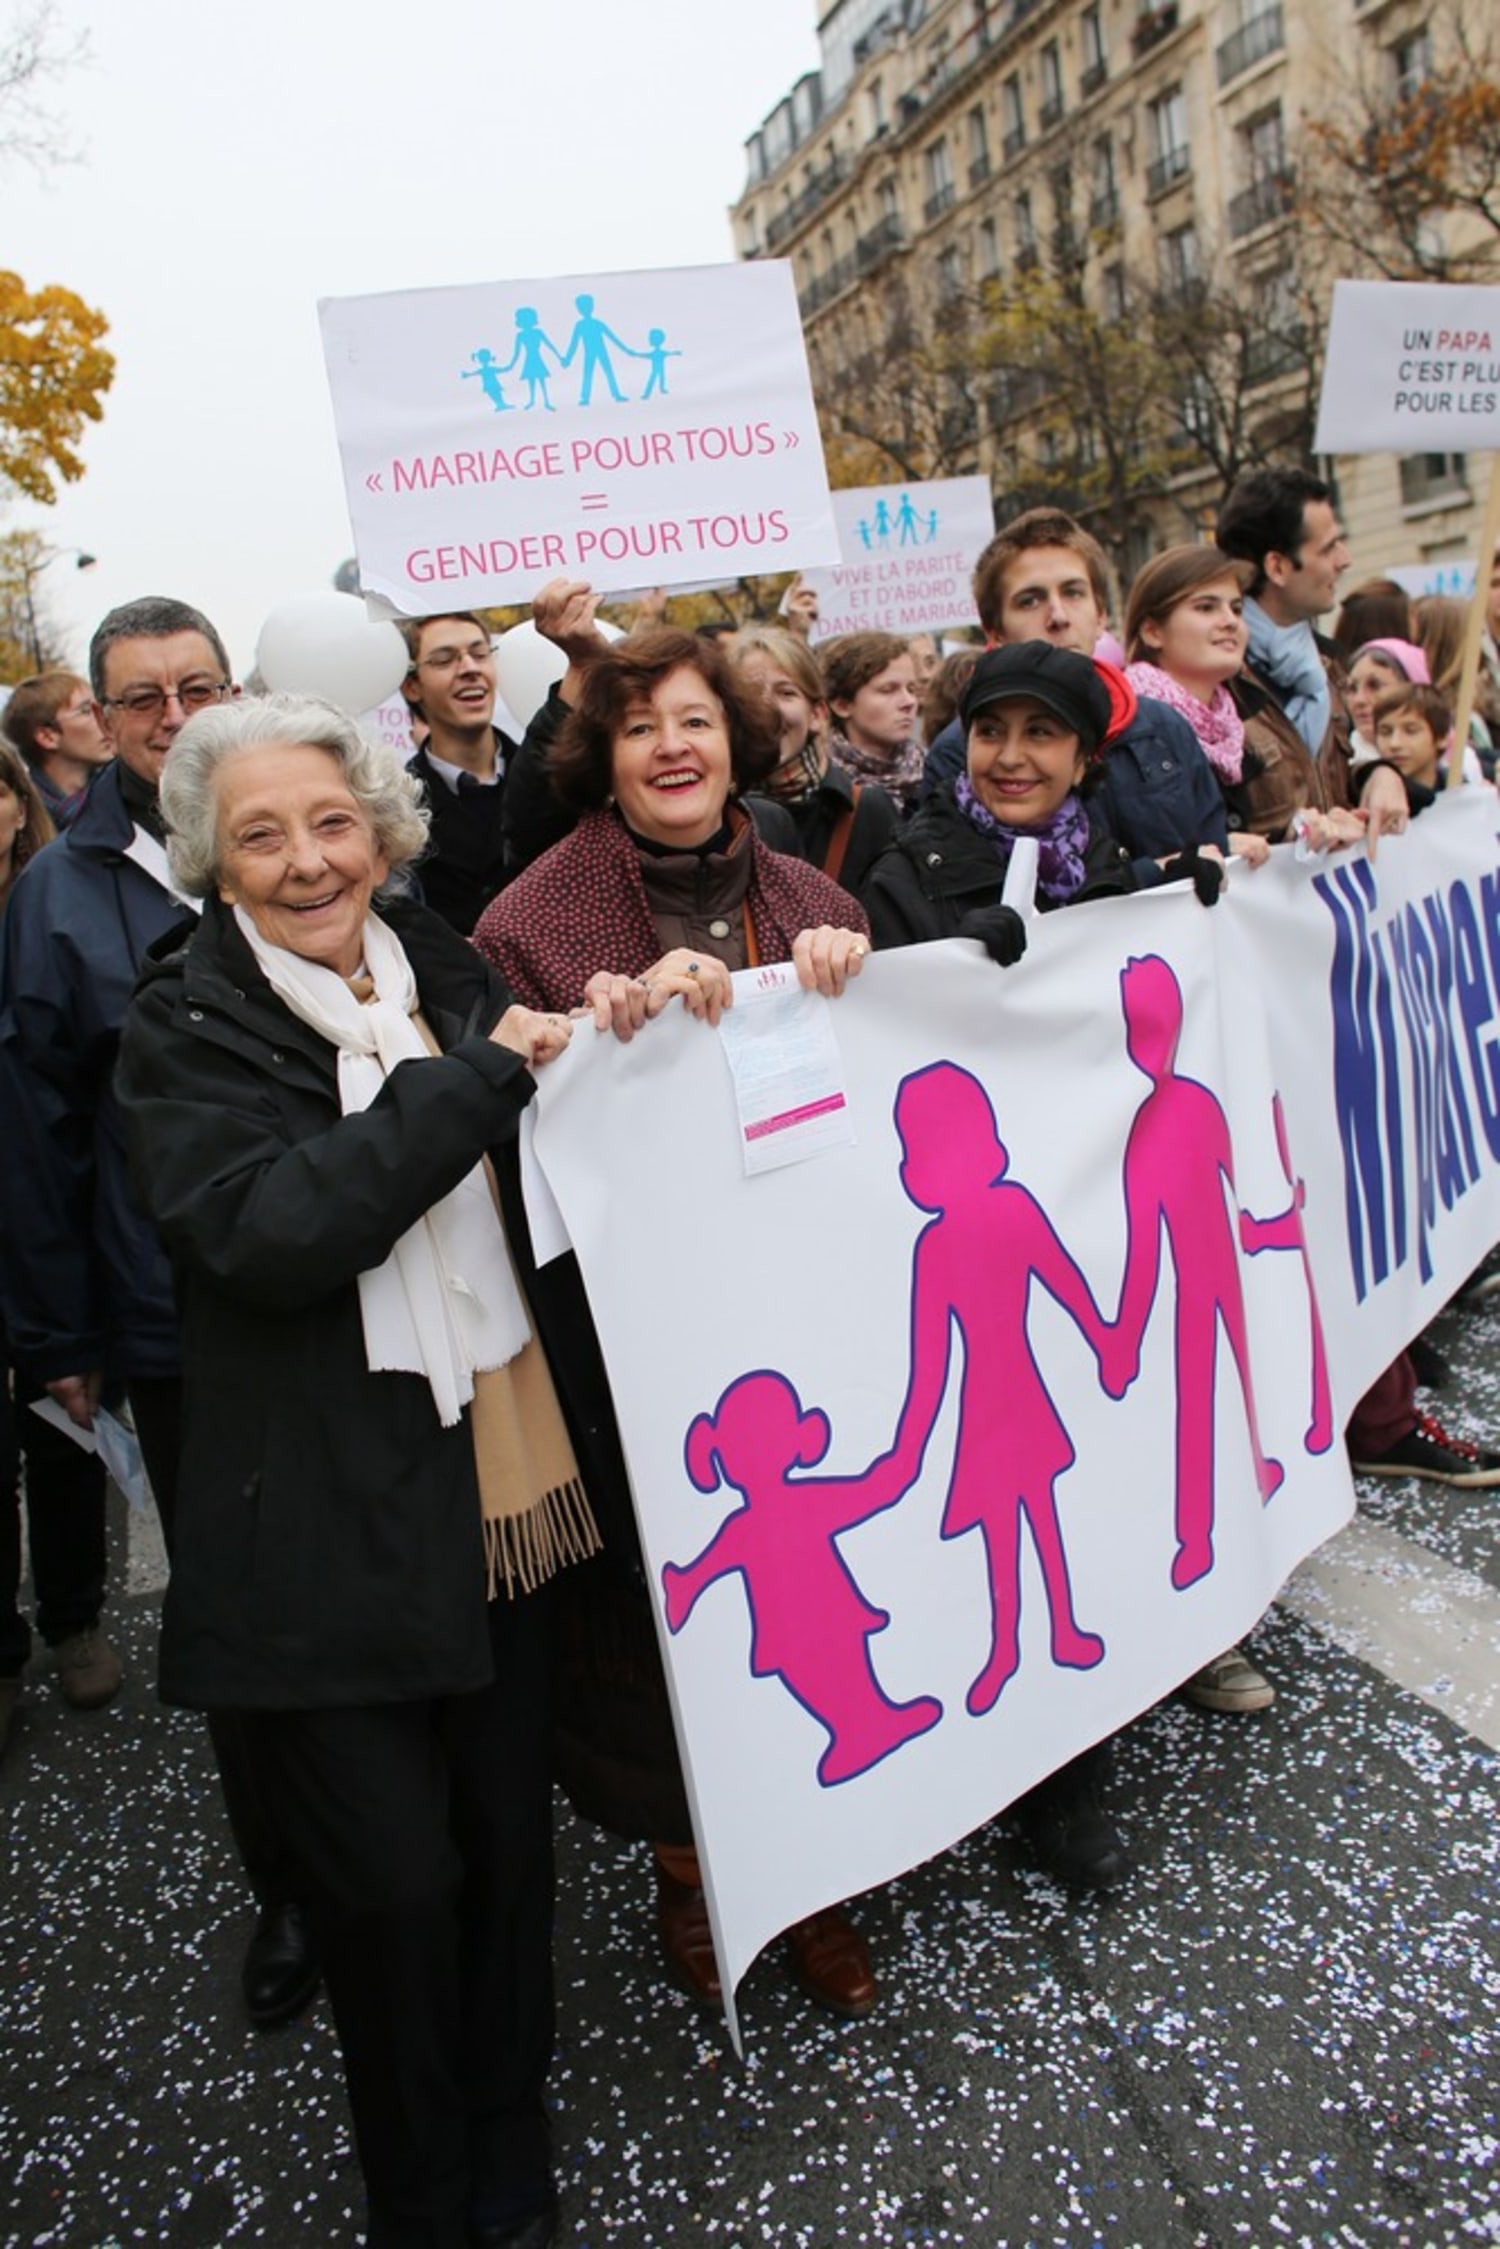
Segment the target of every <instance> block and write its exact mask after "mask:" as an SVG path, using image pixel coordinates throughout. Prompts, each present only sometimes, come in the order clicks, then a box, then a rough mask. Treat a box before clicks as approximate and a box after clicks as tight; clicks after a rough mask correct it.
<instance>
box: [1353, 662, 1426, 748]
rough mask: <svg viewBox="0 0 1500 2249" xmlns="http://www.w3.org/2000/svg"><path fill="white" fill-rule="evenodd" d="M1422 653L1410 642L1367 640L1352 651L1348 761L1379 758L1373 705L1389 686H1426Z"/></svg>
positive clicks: (1385, 692)
mask: <svg viewBox="0 0 1500 2249" xmlns="http://www.w3.org/2000/svg"><path fill="white" fill-rule="evenodd" d="M1431 678H1432V674H1431V673H1430V671H1429V670H1428V668H1427V657H1426V654H1425V653H1424V651H1423V650H1422V649H1421V648H1419V647H1418V646H1417V643H1416V642H1415V641H1413V640H1397V639H1394V638H1390V637H1388V638H1386V639H1384V640H1367V641H1365V642H1364V643H1363V644H1362V645H1361V646H1360V647H1359V648H1357V649H1356V650H1355V652H1354V658H1353V661H1352V662H1351V664H1350V666H1349V689H1348V697H1347V700H1348V704H1349V716H1350V718H1351V720H1352V721H1353V724H1354V733H1353V737H1352V741H1351V746H1350V748H1351V756H1350V762H1351V763H1352V764H1354V765H1369V764H1371V763H1372V762H1373V760H1374V759H1375V758H1376V757H1377V756H1378V755H1379V752H1378V751H1377V750H1376V747H1375V706H1376V704H1377V703H1378V702H1379V700H1380V698H1381V696H1382V695H1385V694H1387V693H1389V691H1390V690H1391V688H1393V687H1407V686H1410V685H1411V684H1412V683H1413V682H1415V683H1416V684H1418V685H1420V686H1423V687H1425V686H1427V685H1429V684H1430V682H1431Z"/></svg>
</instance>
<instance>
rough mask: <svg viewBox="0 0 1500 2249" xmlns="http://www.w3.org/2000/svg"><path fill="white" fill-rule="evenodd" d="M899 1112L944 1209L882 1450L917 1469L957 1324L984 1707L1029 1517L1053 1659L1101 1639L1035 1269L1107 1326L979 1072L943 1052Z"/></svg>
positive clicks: (1012, 1608)
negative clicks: (986, 1631) (1001, 1127)
mask: <svg viewBox="0 0 1500 2249" xmlns="http://www.w3.org/2000/svg"><path fill="white" fill-rule="evenodd" d="M895 1116H896V1130H897V1131H898V1133H899V1134H900V1136H901V1145H902V1148H903V1150H904V1151H905V1155H904V1161H903V1163H902V1166H901V1184H902V1186H903V1187H904V1188H905V1190H906V1192H907V1194H908V1196H909V1197H910V1198H911V1200H912V1201H913V1202H914V1203H915V1204H916V1206H917V1208H918V1209H919V1210H927V1211H932V1212H933V1213H935V1215H934V1217H933V1218H932V1220H931V1221H930V1223H929V1224H928V1225H926V1226H924V1228H923V1229H922V1232H921V1233H920V1234H919V1235H918V1236H917V1243H916V1248H915V1251H914V1252H913V1258H912V1308H911V1373H910V1377H909V1380H908V1385H907V1392H906V1400H905V1403H904V1404H903V1406H902V1408H901V1418H900V1422H899V1425H898V1427H897V1431H896V1436H895V1440H894V1443H893V1445H892V1448H891V1452H890V1455H889V1456H888V1457H889V1459H890V1460H891V1461H892V1462H893V1463H894V1464H895V1466H896V1469H897V1473H898V1474H899V1476H900V1478H901V1483H902V1488H903V1489H905V1488H906V1487H907V1486H909V1485H911V1484H914V1483H915V1482H916V1480H917V1477H918V1476H919V1475H920V1473H921V1467H922V1457H923V1455H924V1453H925V1452H926V1450H927V1445H928V1442H929V1440H930V1439H931V1436H932V1431H933V1427H934V1425H935V1423H936V1421H937V1417H938V1411H939V1408H940V1407H941V1405H942V1402H943V1398H944V1395H945V1393H946V1391H947V1387H948V1376H949V1368H950V1363H951V1358H952V1350H953V1331H954V1329H955V1328H956V1329H957V1330H958V1333H959V1335H960V1337H961V1338H962V1341H963V1359H964V1365H963V1378H962V1387H961V1389H960V1393H959V1420H958V1436H957V1442H956V1444H955V1448H954V1458H953V1469H952V1474H951V1476H950V1479H949V1484H948V1495H947V1502H946V1505H945V1507H944V1510H943V1522H942V1535H943V1537H944V1538H960V1537H962V1536H963V1535H964V1533H965V1532H967V1531H972V1530H977V1531H978V1532H979V1534H980V1538H981V1541H982V1543H983V1547H984V1555H985V1564H986V1568H987V1570H988V1573H989V1589H990V1612H991V1630H990V1650H989V1655H988V1657H987V1659H986V1661H985V1664H984V1667H983V1669H982V1670H981V1671H980V1673H979V1675H978V1676H977V1678H976V1679H975V1680H974V1682H973V1684H972V1686H971V1687H970V1688H969V1691H968V1695H967V1697H966V1700H967V1704H968V1708H969V1710H970V1712H971V1713H972V1714H973V1715H974V1716H975V1717H978V1716H980V1715H982V1713H983V1712H985V1711H986V1710H990V1709H992V1708H993V1707H994V1704H995V1702H996V1701H997V1700H998V1698H999V1695H1000V1691H1001V1689H1002V1688H1003V1687H1004V1685H1005V1683H1006V1681H1007V1679H1009V1678H1010V1677H1011V1675H1012V1674H1013V1672H1014V1671H1015V1669H1016V1667H1017V1665H1018V1664H1019V1662H1020V1660H1021V1657H1020V1626H1021V1523H1022V1519H1023V1518H1024V1519H1025V1521H1026V1523H1027V1524H1028V1526H1029V1527H1030V1531H1031V1536H1032V1542H1033V1544H1034V1545H1035V1548H1036V1552H1037V1558H1038V1560H1039V1561H1040V1563H1041V1568H1042V1581H1043V1583H1044V1585H1045V1586H1046V1589H1047V1602H1048V1609H1049V1614H1050V1620H1051V1628H1052V1659H1053V1661H1054V1663H1059V1664H1066V1665H1068V1666H1069V1667H1071V1668H1073V1669H1076V1670H1088V1669H1090V1668H1091V1667H1092V1666H1093V1665H1094V1664H1096V1663H1098V1662H1099V1660H1100V1658H1101V1657H1102V1656H1103V1654H1104V1642H1103V1641H1102V1640H1101V1639H1100V1638H1099V1636H1098V1635H1097V1633H1093V1632H1084V1631H1082V1630H1081V1629H1080V1627H1079V1625H1078V1623H1077V1620H1076V1619H1075V1617H1074V1614H1073V1593H1072V1587H1071V1584H1070V1582H1069V1577H1068V1562H1067V1556H1066V1554H1065V1552H1064V1550H1063V1540H1062V1528H1061V1525H1060V1524H1059V1522H1058V1515H1057V1499H1056V1492H1055V1486H1056V1483H1057V1479H1058V1477H1059V1476H1061V1475H1062V1473H1063V1471H1064V1469H1067V1468H1071V1467H1072V1465H1073V1461H1074V1458H1075V1454H1074V1451H1073V1445H1072V1440H1071V1439H1070V1438H1069V1436H1068V1433H1067V1431H1066V1429H1065V1428H1064V1427H1063V1425H1062V1422H1061V1421H1060V1420H1059V1418H1058V1414H1057V1409H1056V1407H1055V1406H1054V1405H1053V1402H1052V1399H1051V1396H1050V1394H1049V1392H1048V1389H1047V1385H1046V1383H1045V1382H1044V1381H1043V1379H1042V1375H1041V1371H1040V1369H1039V1368H1038V1366H1037V1363H1036V1360H1035V1358H1034V1357H1033V1355H1032V1350H1031V1343H1030V1339H1029V1337H1028V1335H1027V1332H1026V1315H1027V1304H1028V1300H1029V1297H1030V1292H1031V1284H1032V1282H1033V1281H1034V1280H1036V1281H1040V1282H1041V1284H1042V1286H1043V1287H1044V1288H1045V1289H1047V1290H1048V1291H1049V1292H1050V1294H1051V1295H1052V1296H1054V1297H1055V1298H1056V1299H1057V1302H1058V1303H1059V1304H1060V1305H1061V1306H1062V1307H1063V1309H1064V1311H1066V1312H1068V1313H1069V1314H1070V1315H1071V1316H1072V1318H1073V1319H1074V1320H1075V1321H1076V1323H1077V1325H1078V1327H1079V1328H1080V1329H1081V1330H1082V1332H1083V1334H1084V1336H1085V1338H1086V1339H1087V1341H1088V1342H1089V1343H1090V1344H1091V1345H1092V1346H1093V1349H1094V1352H1095V1354H1096V1356H1097V1355H1098V1354H1099V1353H1100V1352H1101V1351H1102V1349H1103V1348H1104V1345H1105V1341H1106V1339H1107V1336H1108V1330H1107V1328H1106V1326H1105V1323H1104V1320H1103V1317H1102V1315H1101V1314H1100V1312H1099V1310H1098V1307H1097V1306H1096V1305H1095V1303H1094V1299H1093V1297H1092V1295H1091V1294H1090V1292H1089V1286H1088V1283H1087V1282H1086V1281H1085V1279H1084V1277H1083V1275H1082V1274H1081V1273H1080V1272H1079V1270H1078V1267H1077V1266H1076V1265H1075V1264H1074V1263H1073V1260H1072V1258H1071V1257H1069V1255H1068V1253H1067V1251H1066V1250H1065V1249H1064V1248H1063V1246H1062V1244H1061V1242H1060V1241H1059V1240H1058V1238H1057V1236H1056V1234H1055V1233H1054V1232H1053V1230H1052V1226H1051V1224H1050V1222H1049V1220H1048V1219H1047V1217H1046V1215H1045V1213H1044V1212H1043V1210H1042V1208H1041V1206H1040V1204H1039V1203H1038V1202H1037V1201H1036V1199H1035V1198H1034V1197H1033V1196H1032V1195H1030V1194H1029V1193H1028V1192H1027V1190H1026V1189H1025V1188H1024V1187H1021V1186H1018V1185H1017V1184H1016V1182H1015V1181H1014V1180H1010V1179H1007V1177H1006V1172H1007V1170H1008V1167H1009V1163H1010V1158H1009V1156H1008V1154H1007V1152H1006V1150H1005V1148H1004V1146H1003V1144H1002V1142H1001V1140H1000V1136H999V1133H998V1131H997V1129H996V1125H995V1112H994V1110H993V1109H992V1108H991V1106H990V1099H989V1095H988V1094H987V1093H986V1092H985V1090H984V1087H983V1086H982V1085H981V1084H980V1083H979V1081H978V1079H977V1078H974V1077H971V1076H970V1074H969V1072H968V1071H967V1070H961V1069H959V1068H958V1066H957V1064H956V1063H952V1062H934V1063H933V1064H931V1066H930V1067H929V1068H927V1069H925V1070H919V1071H917V1072H916V1073H915V1074H914V1075H913V1076H912V1077H909V1078H906V1079H904V1080H903V1082H902V1084H901V1087H900V1089H899V1091H898V1092H897V1095H896V1106H895ZM875 1466H876V1469H879V1468H880V1466H881V1463H880V1462H877V1463H876V1464H875Z"/></svg>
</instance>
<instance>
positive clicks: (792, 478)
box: [319, 261, 838, 616]
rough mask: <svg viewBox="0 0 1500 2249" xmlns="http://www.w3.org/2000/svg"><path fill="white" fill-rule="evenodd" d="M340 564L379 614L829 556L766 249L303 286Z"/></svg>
mask: <svg viewBox="0 0 1500 2249" xmlns="http://www.w3.org/2000/svg"><path fill="white" fill-rule="evenodd" d="M319 312H320V316H321V320H322V327H323V350H324V356H325V359H326V361H327V367H328V381H329V387H330V389H331V391H332V394H333V410H334V420H335V423H336V425H337V428H338V437H339V449H340V452H341V454H342V457H343V465H344V483H345V489H346V491H347V494H348V499H349V514H350V520H351V523H352V526H353V531H354V542H355V546H356V549H357V551H358V556H359V573H360V585H361V588H362V590H363V592H364V594H365V596H366V599H367V600H368V602H369V604H370V606H371V608H372V609H373V610H376V611H377V612H378V613H380V614H382V615H384V614H389V613H390V612H392V611H394V612H395V613H397V614H398V615H402V616H421V615H424V614H430V613H431V612H432V611H433V610H435V609H438V608H440V607H442V606H444V605H447V604H454V605H457V606H459V607H462V608H465V609H470V608H476V607H484V606H490V605H496V604H500V603H506V602H516V601H529V600H530V599H531V598H532V596H533V595H534V594H535V593H536V591H537V589H538V588H539V587H540V586H542V585H544V584H545V583H546V581H547V580H548V579H549V578H558V577H570V578H586V579H588V580H589V581H590V582H591V583H592V584H593V585H594V586H596V587H597V588H599V590H601V591H605V592H607V591H612V590H615V589H618V588H621V587H627V586H639V585H642V584H651V585H664V586H674V585H685V584H691V583H701V582H702V581H703V580H704V579H705V578H713V579H724V578H734V577H736V576H739V575H741V574H755V573H760V572H763V571H780V570H792V569H798V568H801V567H803V566H805V565H813V564H817V563H821V562H831V561H834V560H836V559H837V556H838V538H837V534H836V532H835V529H834V523H833V514H832V509H831V505H830V501H829V494H828V481H827V477H826V474H825V472H824V467H823V450H822V445H821V441H820V439H819V435H818V421H817V412H816V409H815V407H814V404H813V395H812V384H811V381H810V379H809V376H808V371H807V355H806V352H805V350H804V348H803V342H802V329H801V323H800V321H799V318H798V313H797V300H796V294H795V290H794V288H793V284H792V276H791V271H790V268H789V267H787V266H786V265H785V264H784V263H781V262H778V261H766V262H756V263H754V264H747V265H729V266H700V267H685V268H681V269H678V270H675V271H666V272H656V273H616V274H601V275H597V276H592V277H590V276H587V275H585V276H573V277H571V278H563V279H556V280H551V281H513V282H486V283H482V284H474V285H468V286H464V287H459V288H446V289H422V290H412V291H401V292H396V293H392V294H388V295H382V296H373V297H332V298H327V299H325V300H324V301H323V303H322V304H321V305H320V307H319Z"/></svg>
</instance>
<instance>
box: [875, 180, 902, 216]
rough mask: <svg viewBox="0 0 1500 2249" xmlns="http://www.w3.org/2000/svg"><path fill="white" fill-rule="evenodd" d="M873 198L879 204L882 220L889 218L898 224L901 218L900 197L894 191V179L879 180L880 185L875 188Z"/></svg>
mask: <svg viewBox="0 0 1500 2249" xmlns="http://www.w3.org/2000/svg"><path fill="white" fill-rule="evenodd" d="M875 200H876V203H877V204H878V206H879V210H880V217H881V220H882V222H884V221H886V220H888V219H889V220H892V221H894V222H895V223H896V224H897V225H899V224H900V220H901V198H900V197H899V196H898V194H897V193H896V183H895V181H894V180H892V179H884V180H882V181H881V183H880V186H879V187H878V189H877V190H876V194H875Z"/></svg>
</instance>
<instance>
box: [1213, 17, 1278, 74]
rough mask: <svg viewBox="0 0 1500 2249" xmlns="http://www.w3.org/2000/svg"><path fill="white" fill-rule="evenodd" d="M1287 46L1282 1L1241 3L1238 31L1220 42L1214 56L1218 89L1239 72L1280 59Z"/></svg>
mask: <svg viewBox="0 0 1500 2249" xmlns="http://www.w3.org/2000/svg"><path fill="white" fill-rule="evenodd" d="M1285 45H1286V32H1285V28H1284V26H1283V21H1282V10H1281V0H1240V8H1239V27H1238V29H1237V30H1235V31H1232V32H1231V33H1230V35H1229V37H1228V38H1227V39H1224V40H1221V41H1220V43H1219V45H1218V47H1217V48H1216V50H1215V53H1214V70H1215V74H1216V76H1217V78H1218V81H1219V84H1220V85H1221V86H1227V85H1228V84H1229V83H1230V81H1231V80H1232V79H1235V78H1238V77H1239V75H1240V73H1241V72H1242V71H1246V70H1249V69H1251V68H1252V67H1253V65H1254V64H1256V63H1258V62H1264V61H1265V59H1266V57H1267V55H1279V54H1280V53H1281V50H1282V48H1283V47H1284V46H1285Z"/></svg>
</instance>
